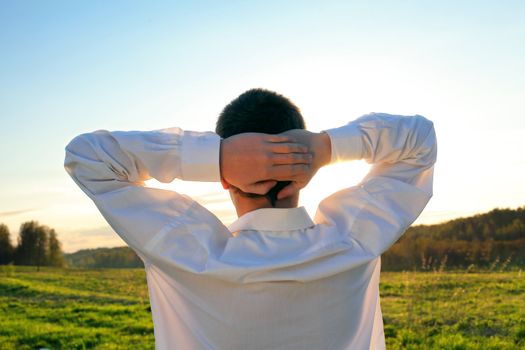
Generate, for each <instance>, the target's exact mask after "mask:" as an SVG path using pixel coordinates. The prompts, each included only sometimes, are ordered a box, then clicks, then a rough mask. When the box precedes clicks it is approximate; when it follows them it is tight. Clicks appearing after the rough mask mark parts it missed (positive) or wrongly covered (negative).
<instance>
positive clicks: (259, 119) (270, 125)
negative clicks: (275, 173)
mask: <svg viewBox="0 0 525 350" xmlns="http://www.w3.org/2000/svg"><path fill="white" fill-rule="evenodd" d="M292 129H305V123H304V120H303V116H302V115H301V112H300V110H299V108H298V107H297V106H296V105H294V104H293V103H292V102H291V101H290V100H289V99H288V98H286V97H284V96H282V95H280V94H278V93H276V92H273V91H270V90H265V89H251V90H248V91H246V92H244V93H242V94H241V95H240V96H238V97H237V98H236V99H234V100H233V101H231V102H230V103H229V104H228V105H227V106H226V107H224V109H223V111H222V112H221V114H220V115H219V119H218V120H217V125H216V128H215V132H216V133H217V134H218V135H219V136H220V137H222V138H227V137H230V136H233V135H237V134H241V133H245V132H258V133H265V134H279V133H282V132H285V131H287V130H292ZM288 183H289V182H287V181H279V182H278V183H277V185H275V186H274V187H273V188H272V189H271V190H270V191H269V192H268V193H267V194H266V196H268V198H269V199H270V201H271V203H272V205H274V204H275V201H276V199H277V193H278V192H279V191H280V190H281V189H282V188H284V187H285V186H286V185H287V184H288ZM237 190H238V189H237ZM238 191H239V192H241V191H240V190H238ZM241 193H242V192H241ZM244 195H246V196H250V197H257V198H258V197H262V196H261V195H257V194H250V193H244Z"/></svg>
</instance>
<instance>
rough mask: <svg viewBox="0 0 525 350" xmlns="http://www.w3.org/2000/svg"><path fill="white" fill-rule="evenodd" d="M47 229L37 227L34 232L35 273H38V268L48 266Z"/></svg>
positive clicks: (45, 227)
mask: <svg viewBox="0 0 525 350" xmlns="http://www.w3.org/2000/svg"><path fill="white" fill-rule="evenodd" d="M48 231H49V228H48V227H47V226H38V227H37V230H36V241H35V251H36V256H35V265H36V268H37V271H40V266H46V265H49V264H48V260H47V258H48V256H49V239H48Z"/></svg>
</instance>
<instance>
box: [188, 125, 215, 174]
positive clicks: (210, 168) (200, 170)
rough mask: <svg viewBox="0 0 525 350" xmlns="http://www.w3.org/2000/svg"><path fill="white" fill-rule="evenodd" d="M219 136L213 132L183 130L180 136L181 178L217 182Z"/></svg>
mask: <svg viewBox="0 0 525 350" xmlns="http://www.w3.org/2000/svg"><path fill="white" fill-rule="evenodd" d="M220 149H221V138H220V137H219V135H217V134H215V133H213V132H195V131H184V134H183V136H182V157H181V171H182V174H181V175H182V176H181V179H182V180H185V181H208V182H218V181H220V180H221V170H220V162H219V155H220Z"/></svg>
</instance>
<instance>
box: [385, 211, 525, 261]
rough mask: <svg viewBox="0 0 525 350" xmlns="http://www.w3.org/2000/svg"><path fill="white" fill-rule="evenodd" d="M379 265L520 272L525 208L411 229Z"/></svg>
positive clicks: (524, 249) (524, 243)
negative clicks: (509, 269) (511, 269)
mask: <svg viewBox="0 0 525 350" xmlns="http://www.w3.org/2000/svg"><path fill="white" fill-rule="evenodd" d="M382 265H383V269H384V270H387V271H401V270H436V269H473V268H483V269H498V270H502V269H505V268H507V267H511V266H516V267H520V268H523V267H525V207H521V208H518V209H515V210H512V209H494V210H492V211H490V212H488V213H485V214H478V215H475V216H471V217H468V218H461V219H455V220H451V221H447V222H445V223H442V224H437V225H418V226H413V227H410V228H409V229H408V230H407V232H406V233H405V234H404V235H403V236H402V237H401V238H400V239H399V240H398V241H397V242H396V243H395V244H394V245H393V246H392V247H391V248H390V249H389V250H388V251H387V252H386V253H385V254H383V256H382Z"/></svg>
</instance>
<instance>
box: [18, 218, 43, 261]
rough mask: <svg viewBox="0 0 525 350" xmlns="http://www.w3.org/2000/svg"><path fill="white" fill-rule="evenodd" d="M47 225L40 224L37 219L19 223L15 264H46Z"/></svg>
mask: <svg viewBox="0 0 525 350" xmlns="http://www.w3.org/2000/svg"><path fill="white" fill-rule="evenodd" d="M48 231H49V228H48V227H47V226H41V225H39V224H38V222H37V221H28V222H24V223H23V224H22V225H20V232H19V237H18V246H17V247H16V251H15V263H16V264H17V265H36V266H37V268H38V269H40V266H43V265H47V257H48V246H49V245H48Z"/></svg>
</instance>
